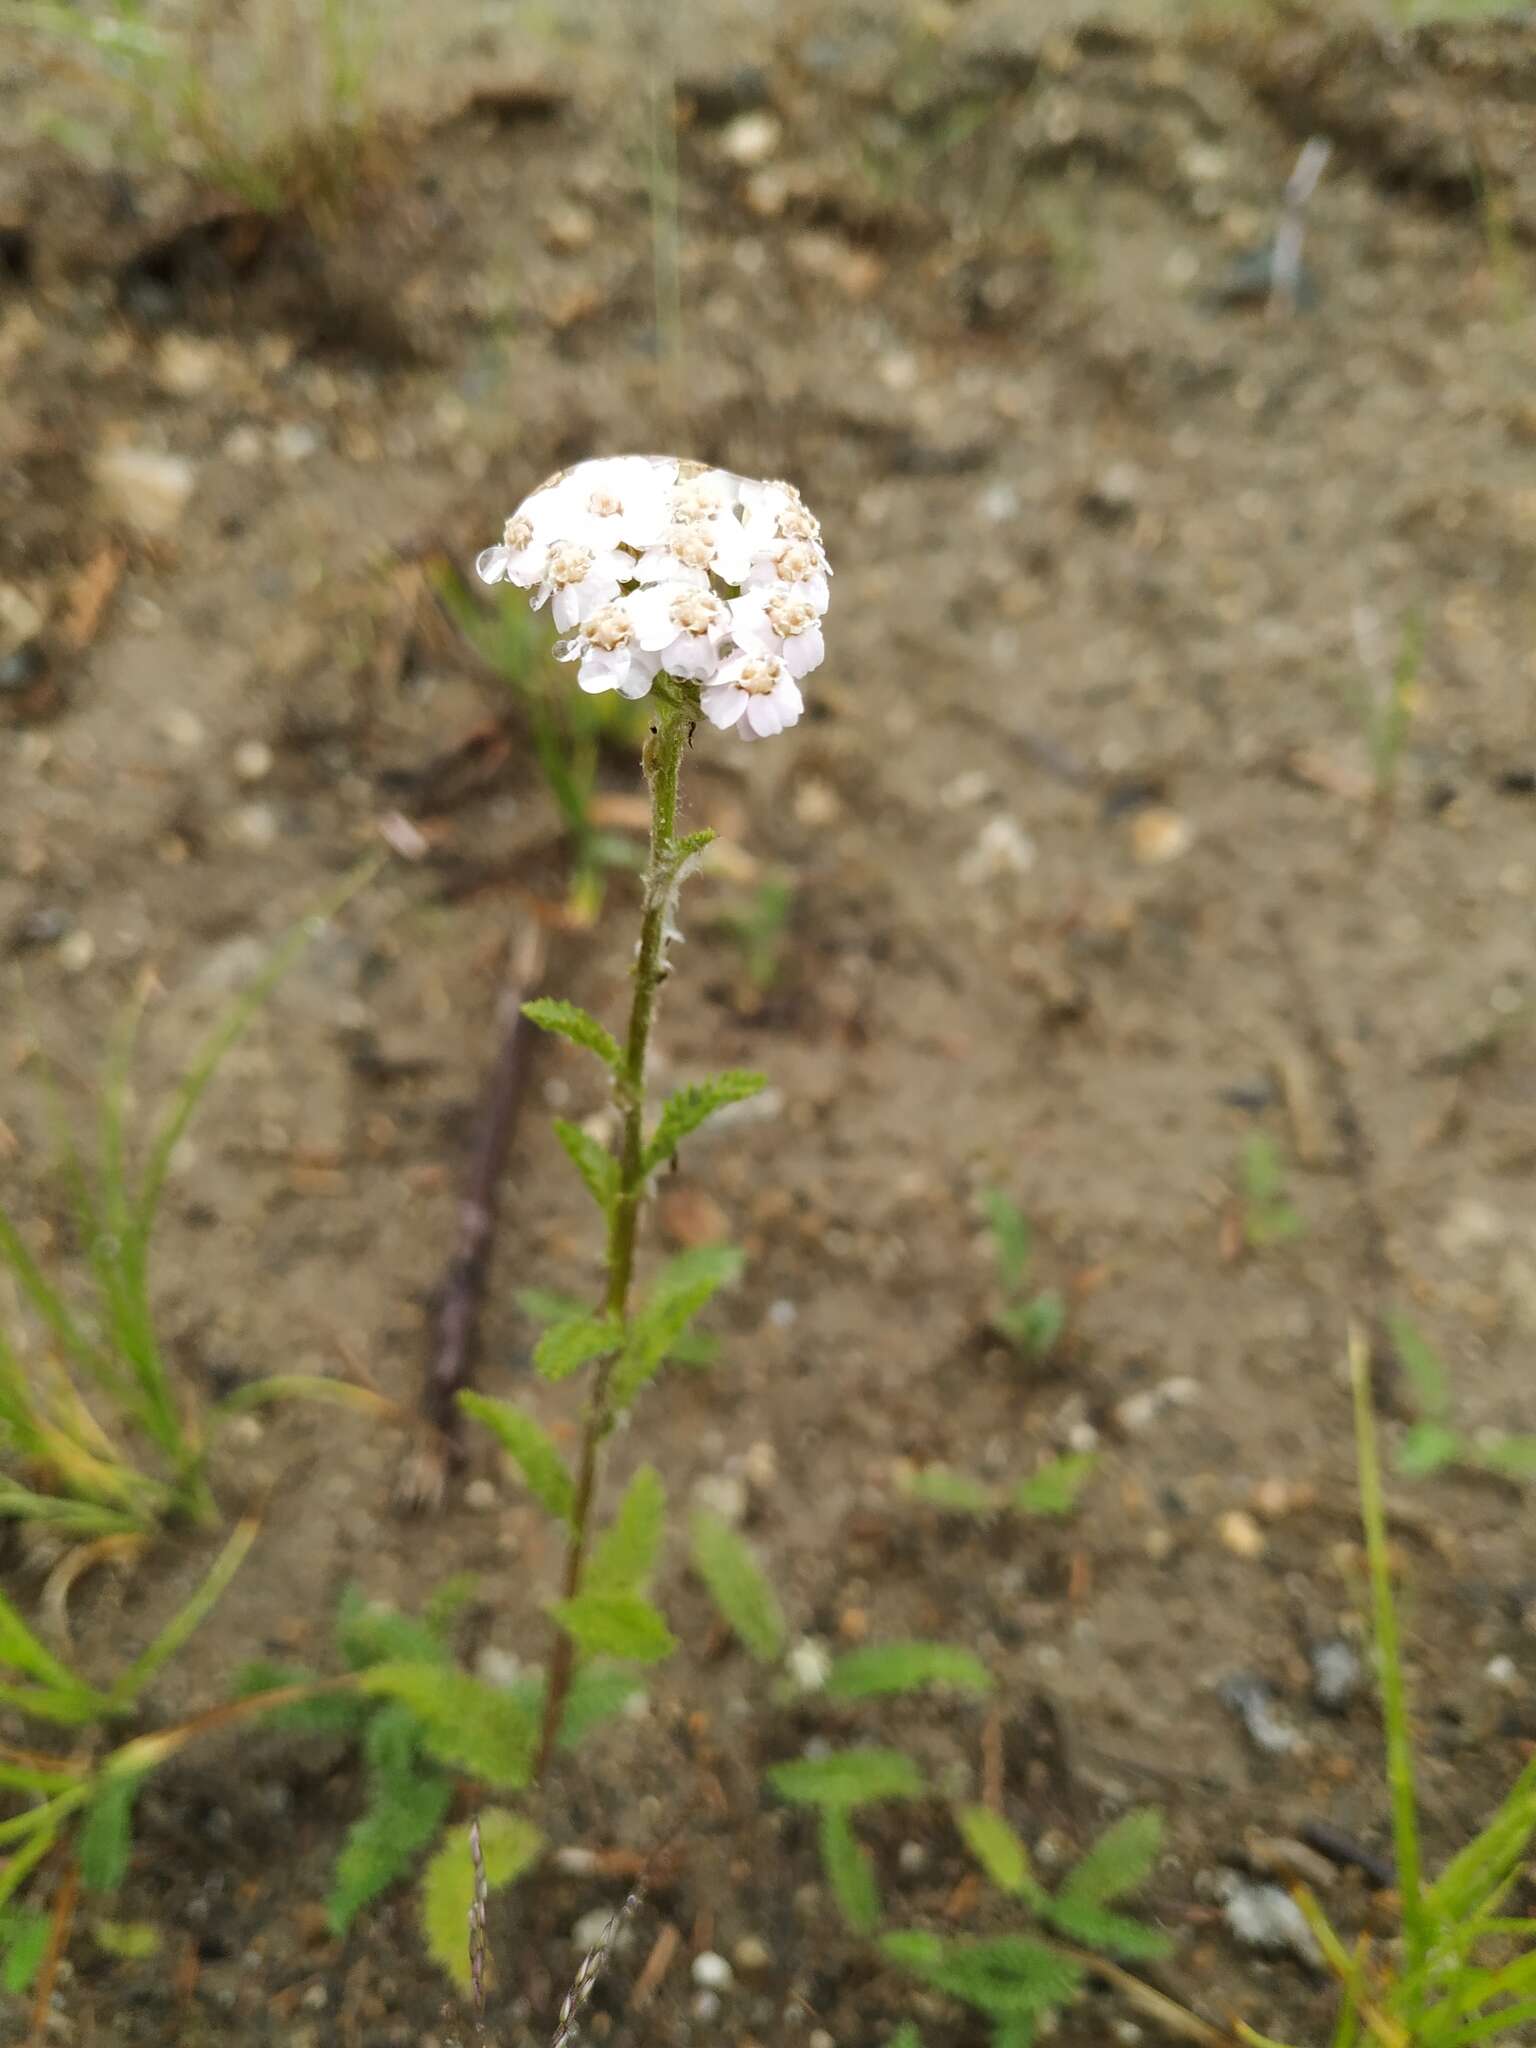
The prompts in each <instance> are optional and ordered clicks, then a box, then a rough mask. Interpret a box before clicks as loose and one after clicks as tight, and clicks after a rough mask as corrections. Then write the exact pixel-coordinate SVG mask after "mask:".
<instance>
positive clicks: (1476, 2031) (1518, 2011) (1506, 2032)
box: [1446, 1998, 1536, 2048]
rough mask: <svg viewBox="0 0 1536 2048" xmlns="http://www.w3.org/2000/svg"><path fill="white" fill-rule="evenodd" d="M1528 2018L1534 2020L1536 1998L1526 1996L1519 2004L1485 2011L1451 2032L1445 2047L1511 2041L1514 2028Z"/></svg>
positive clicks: (1466, 2047) (1460, 2047) (1471, 2046)
mask: <svg viewBox="0 0 1536 2048" xmlns="http://www.w3.org/2000/svg"><path fill="white" fill-rule="evenodd" d="M1528 2020H1536V1998H1528V1999H1526V2000H1525V2001H1524V2003H1523V2004H1521V2005H1507V2006H1505V2008H1504V2010H1503V2011H1502V2012H1494V2013H1487V2014H1485V2015H1484V2017H1483V2018H1482V2019H1479V2020H1474V2021H1473V2022H1472V2024H1471V2025H1470V2026H1467V2027H1463V2028H1461V2030H1460V2031H1459V2032H1458V2033H1455V2034H1452V2035H1451V2037H1450V2039H1449V2040H1448V2041H1447V2043H1446V2048H1473V2043H1474V2042H1477V2041H1512V2040H1513V2039H1514V2038H1515V2036H1514V2029H1515V2028H1516V2027H1523V2026H1524V2025H1525V2023H1526V2022H1527V2021H1528Z"/></svg>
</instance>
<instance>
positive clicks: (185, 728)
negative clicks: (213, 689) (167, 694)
mask: <svg viewBox="0 0 1536 2048" xmlns="http://www.w3.org/2000/svg"><path fill="white" fill-rule="evenodd" d="M155 722H156V724H157V725H158V726H159V728H160V730H161V732H163V733H164V734H165V737H166V738H167V739H168V740H169V741H170V743H171V745H172V746H173V747H180V748H182V749H183V751H184V752H186V753H189V754H190V753H191V752H192V750H193V748H194V747H200V746H201V745H202V744H203V721H202V720H201V719H200V718H199V717H198V715H197V713H196V712H195V711H188V710H187V709H186V707H185V706H184V705H181V704H167V705H166V707H165V709H164V710H163V711H162V712H161V713H160V715H159V717H158V718H157V719H156V721H155Z"/></svg>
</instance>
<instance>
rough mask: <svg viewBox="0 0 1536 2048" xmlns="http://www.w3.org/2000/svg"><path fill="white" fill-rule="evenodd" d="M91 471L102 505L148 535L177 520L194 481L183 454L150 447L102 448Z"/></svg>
mask: <svg viewBox="0 0 1536 2048" xmlns="http://www.w3.org/2000/svg"><path fill="white" fill-rule="evenodd" d="M92 476H93V479H94V481H95V485H96V491H97V495H98V497H99V498H100V499H101V503H102V507H103V509H104V510H105V511H106V512H108V513H109V514H110V515H111V516H112V517H113V518H116V519H121V520H123V521H125V522H126V524H128V525H129V526H132V527H136V528H137V530H138V531H139V532H140V533H142V534H147V535H149V536H150V537H151V538H154V539H158V538H160V537H162V536H164V535H165V534H168V533H173V532H174V531H175V530H176V528H177V527H178V526H179V525H180V524H181V518H182V514H183V513H184V512H185V511H186V509H187V505H188V502H189V501H190V499H191V496H192V493H193V491H194V489H195V488H196V486H197V473H196V471H195V470H194V469H193V467H192V465H191V463H190V462H188V461H187V460H186V458H185V457H184V456H181V455H163V454H161V453H160V452H159V451H158V450H157V449H154V448H108V449H105V450H103V452H102V453H101V454H100V455H98V456H97V458H96V461H95V463H94V465H93V467H92Z"/></svg>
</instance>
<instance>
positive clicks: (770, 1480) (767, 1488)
mask: <svg viewBox="0 0 1536 2048" xmlns="http://www.w3.org/2000/svg"><path fill="white" fill-rule="evenodd" d="M741 1476H742V1478H743V1479H745V1480H746V1482H747V1484H748V1486H750V1487H752V1488H753V1489H754V1490H755V1491H756V1492H758V1493H771V1492H772V1490H773V1488H774V1487H775V1486H777V1485H778V1483H779V1459H778V1453H777V1452H776V1451H775V1450H774V1448H773V1445H772V1444H770V1443H767V1442H766V1441H764V1442H758V1443H755V1444H749V1445H748V1447H747V1450H746V1453H745V1455H744V1456H743V1458H742V1461H741Z"/></svg>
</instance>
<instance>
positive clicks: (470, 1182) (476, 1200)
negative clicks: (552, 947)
mask: <svg viewBox="0 0 1536 2048" xmlns="http://www.w3.org/2000/svg"><path fill="white" fill-rule="evenodd" d="M545 952H546V947H545V940H544V934H543V932H542V931H541V930H540V929H539V927H538V926H537V925H536V924H530V925H529V926H528V928H527V930H526V931H525V932H524V933H523V935H522V936H521V937H520V938H518V939H516V940H514V941H513V943H512V945H511V948H510V950H509V956H508V962H507V971H506V975H505V977H504V979H503V981H502V986H501V993H500V995H499V996H498V998H497V1002H496V1033H497V1050H496V1058H495V1061H494V1063H493V1065H492V1067H491V1071H490V1075H489V1077H488V1079H487V1081H486V1085H485V1091H484V1094H483V1096H482V1098H481V1106H480V1113H479V1116H478V1117H477V1119H476V1125H475V1137H474V1148H473V1150H472V1152H471V1154H470V1161H469V1170H468V1173H467V1175H466V1177H465V1186H464V1193H463V1197H462V1199H461V1200H460V1203H459V1227H458V1238H457V1241H456V1243H455V1245H454V1248H453V1253H452V1255H451V1257H450V1258H449V1260H448V1264H447V1267H446V1268H445V1270H444V1273H443V1277H442V1279H441V1281H440V1282H439V1284H438V1288H437V1293H436V1311H435V1313H434V1315H433V1318H432V1349H431V1353H430V1355H429V1358H428V1361H427V1372H426V1379H425V1381H424V1383H423V1386H422V1399H421V1405H422V1413H423V1416H424V1417H425V1419H426V1421H427V1423H428V1424H429V1426H430V1429H431V1436H430V1438H429V1439H428V1441H427V1442H426V1443H425V1444H423V1445H420V1446H418V1447H417V1449H416V1451H415V1452H414V1453H413V1454H412V1456H411V1458H410V1459H409V1460H408V1463H407V1467H406V1470H405V1471H404V1473H403V1474H402V1475H401V1482H400V1492H401V1495H402V1497H403V1498H404V1499H405V1500H406V1501H407V1502H408V1503H409V1504H410V1505H412V1506H416V1507H427V1506H432V1505H435V1504H436V1502H437V1501H438V1500H440V1499H441V1497H442V1492H443V1487H444V1485H445V1483H446V1480H447V1475H448V1472H449V1470H451V1469H453V1468H454V1467H456V1466H458V1465H460V1464H462V1462H463V1457H464V1452H463V1437H462V1428H461V1424H462V1417H461V1416H460V1413H459V1405H458V1397H459V1395H460V1393H461V1392H462V1391H463V1390H464V1388H466V1387H468V1386H472V1385H473V1383H474V1375H475V1367H476V1364H477V1363H478V1358H479V1348H480V1317H481V1311H482V1309H483V1308H484V1305H485V1285H486V1276H487V1274H488V1273H489V1270H490V1262H491V1248H492V1245H493V1243H494V1240H495V1235H496V1214H497V1202H498V1196H499V1193H500V1188H501V1180H502V1175H503V1173H504V1172H505V1170H506V1164H507V1154H508V1152H509V1151H510V1149H511V1144H512V1133H513V1131H514V1129H515V1128H516V1125H517V1115H518V1110H519V1109H520V1107H521V1106H522V1099H523V1091H524V1088H525V1085H526V1083H527V1079H528V1068H529V1057H530V1047H531V1041H532V1040H533V1038H534V1037H535V1036H536V1033H535V1029H534V1026H533V1025H531V1024H530V1023H529V1022H528V1020H527V1018H526V1017H525V1016H524V1015H523V1004H524V1003H526V1002H527V1001H528V1000H529V999H530V998H531V997H533V996H535V995H537V993H538V991H539V985H540V983H541V981H542V980H543V976H544V969H545Z"/></svg>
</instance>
